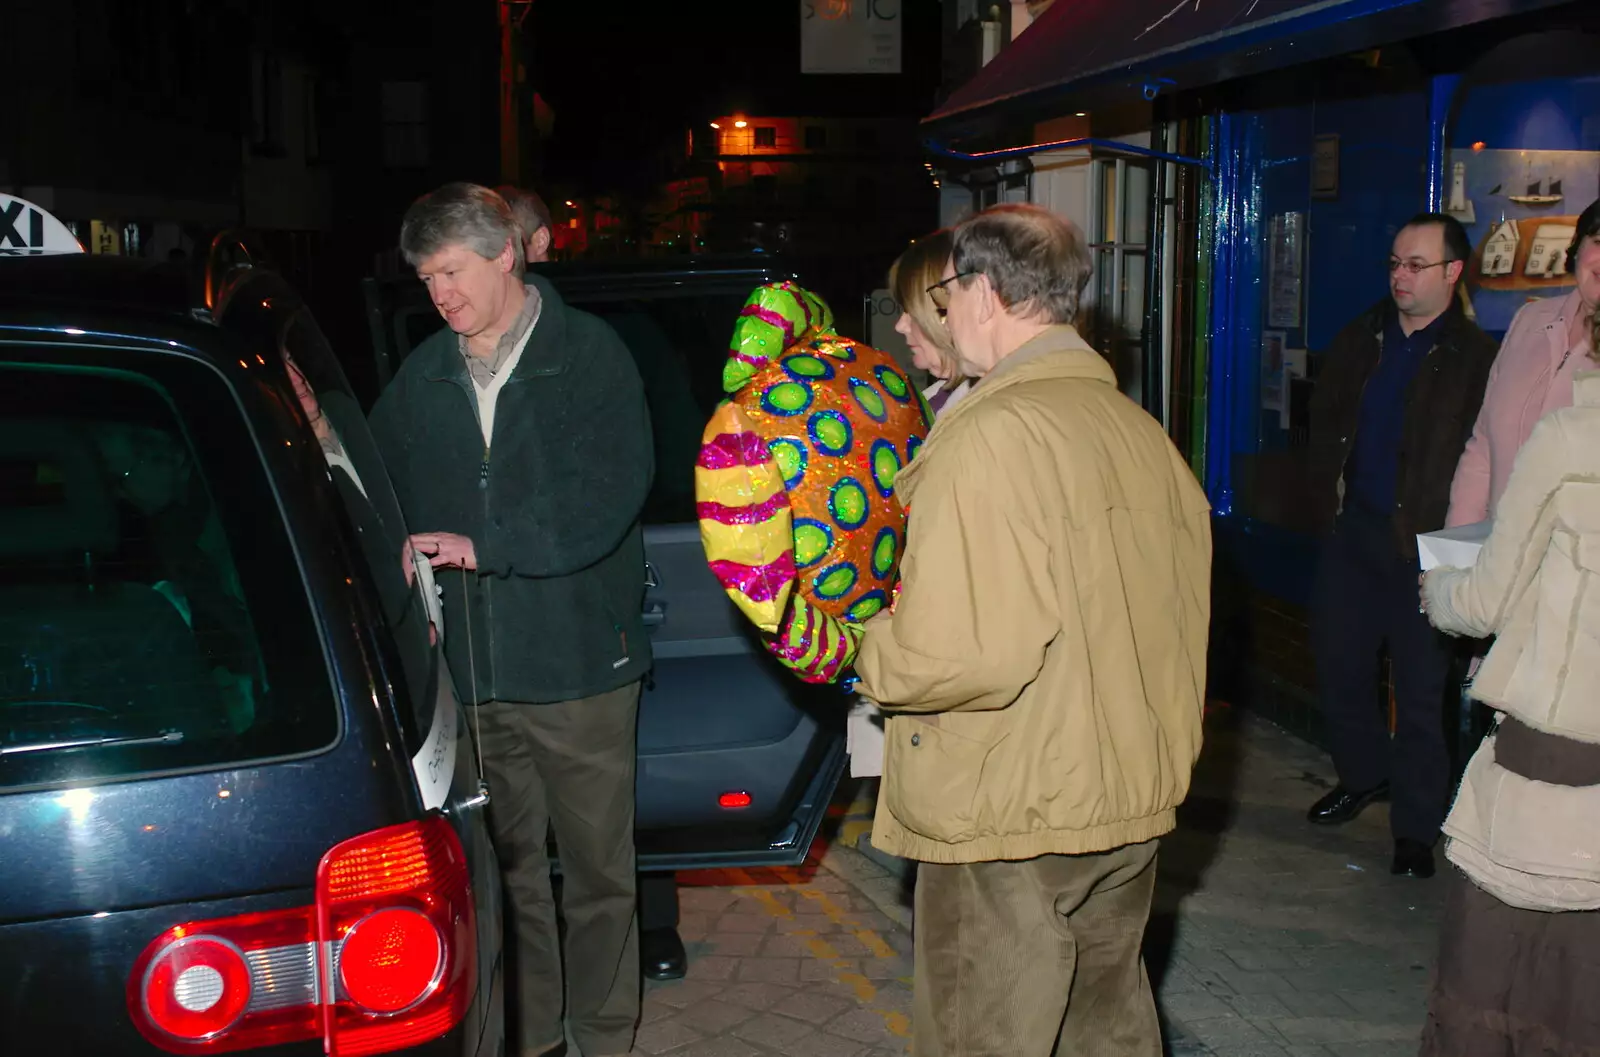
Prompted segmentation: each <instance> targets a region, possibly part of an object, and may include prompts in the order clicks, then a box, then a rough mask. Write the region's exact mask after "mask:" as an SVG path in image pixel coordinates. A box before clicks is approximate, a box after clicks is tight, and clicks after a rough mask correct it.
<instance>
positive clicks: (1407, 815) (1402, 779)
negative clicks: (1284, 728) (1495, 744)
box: [1311, 507, 1450, 845]
mask: <svg viewBox="0 0 1600 1057" xmlns="http://www.w3.org/2000/svg"><path fill="white" fill-rule="evenodd" d="M1417 569H1418V567H1417V563H1416V561H1415V560H1412V559H1407V558H1404V557H1402V556H1401V554H1400V550H1399V546H1398V544H1397V541H1396V540H1395V535H1394V529H1393V527H1392V524H1391V521H1390V519H1389V517H1388V516H1387V515H1381V514H1375V513H1372V512H1370V511H1366V510H1362V509H1360V508H1357V507H1347V508H1346V509H1345V512H1344V513H1342V514H1340V515H1339V520H1338V523H1337V525H1336V526H1335V528H1334V531H1333V535H1332V536H1330V537H1329V538H1328V540H1327V541H1326V543H1325V544H1324V546H1323V549H1322V562H1321V565H1320V567H1319V569H1318V572H1317V582H1316V587H1315V591H1314V596H1313V598H1312V611H1311V640H1312V650H1313V652H1314V653H1315V654H1316V662H1317V692H1318V697H1319V700H1320V704H1321V706H1322V717H1323V721H1324V723H1325V724H1326V726H1327V731H1328V742H1329V745H1330V747H1331V748H1332V750H1333V765H1334V767H1335V768H1336V769H1337V770H1338V773H1339V782H1340V784H1342V785H1343V786H1344V787H1345V788H1346V789H1349V790H1351V791H1353V792H1358V793H1360V792H1365V791H1367V790H1368V789H1371V788H1373V787H1374V786H1377V785H1379V784H1381V783H1383V782H1388V783H1389V786H1390V795H1391V800H1392V807H1391V809H1390V828H1391V830H1392V831H1393V833H1394V836H1395V837H1396V838H1397V839H1398V838H1402V837H1405V838H1410V839H1412V840H1418V841H1421V842H1422V843H1424V844H1429V845H1431V844H1433V842H1434V841H1435V840H1436V839H1437V838H1438V836H1439V826H1440V824H1441V823H1442V822H1443V821H1444V813H1445V807H1446V800H1447V798H1448V796H1449V783H1450V756H1449V750H1448V747H1447V745H1446V742H1445V734H1444V693H1445V684H1446V682H1447V681H1448V678H1449V673H1450V649H1449V646H1448V640H1447V638H1446V637H1445V635H1444V634H1443V633H1442V632H1439V631H1437V630H1435V629H1434V627H1433V625H1431V624H1429V623H1428V618H1427V617H1426V616H1425V615H1423V614H1422V613H1420V612H1418V597H1417ZM1385 643H1387V644H1388V646H1389V657H1390V663H1391V664H1392V666H1393V674H1394V699H1395V731H1394V736H1393V738H1391V737H1390V735H1389V730H1388V723H1387V721H1386V712H1385V710H1384V709H1382V708H1381V707H1380V705H1379V697H1378V674H1379V671H1378V656H1379V652H1380V651H1381V650H1382V648H1383V646H1384V644H1385Z"/></svg>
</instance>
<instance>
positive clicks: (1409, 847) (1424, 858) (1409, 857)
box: [1389, 837, 1433, 877]
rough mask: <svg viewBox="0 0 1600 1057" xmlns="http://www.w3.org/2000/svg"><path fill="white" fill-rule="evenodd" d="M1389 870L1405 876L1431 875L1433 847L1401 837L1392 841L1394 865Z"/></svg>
mask: <svg viewBox="0 0 1600 1057" xmlns="http://www.w3.org/2000/svg"><path fill="white" fill-rule="evenodd" d="M1389 872H1390V873H1392V874H1394V875H1396V876H1397V877H1398V876H1405V877H1432V876H1433V849H1432V848H1430V847H1428V846H1427V845H1426V844H1424V843H1422V842H1421V841H1420V840H1411V839H1410V838H1409V837H1401V838H1400V839H1399V840H1397V841H1395V842H1394V865H1393V866H1390V867H1389Z"/></svg>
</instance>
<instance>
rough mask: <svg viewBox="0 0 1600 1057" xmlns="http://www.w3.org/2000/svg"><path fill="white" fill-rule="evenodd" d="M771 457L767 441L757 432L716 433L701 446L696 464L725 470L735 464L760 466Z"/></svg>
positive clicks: (709, 468)
mask: <svg viewBox="0 0 1600 1057" xmlns="http://www.w3.org/2000/svg"><path fill="white" fill-rule="evenodd" d="M771 457H772V453H771V452H769V451H768V450H767V442H766V441H764V440H762V439H761V435H760V434H759V433H750V432H748V431H747V432H744V433H718V434H717V435H716V436H715V437H713V438H712V439H711V440H710V441H708V442H707V443H706V444H704V445H702V446H701V448H700V459H699V462H698V463H697V464H696V465H698V466H699V467H700V468H701V469H703V470H727V469H732V468H733V467H735V466H760V465H762V464H763V463H765V462H766V461H767V460H768V459H769V458H771Z"/></svg>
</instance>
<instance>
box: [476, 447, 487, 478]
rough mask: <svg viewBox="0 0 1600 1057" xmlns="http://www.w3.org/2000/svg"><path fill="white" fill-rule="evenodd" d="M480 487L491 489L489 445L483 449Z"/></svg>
mask: <svg viewBox="0 0 1600 1057" xmlns="http://www.w3.org/2000/svg"><path fill="white" fill-rule="evenodd" d="M478 487H479V488H488V487H489V448H488V446H487V445H485V447H484V449H483V462H481V463H479V464H478Z"/></svg>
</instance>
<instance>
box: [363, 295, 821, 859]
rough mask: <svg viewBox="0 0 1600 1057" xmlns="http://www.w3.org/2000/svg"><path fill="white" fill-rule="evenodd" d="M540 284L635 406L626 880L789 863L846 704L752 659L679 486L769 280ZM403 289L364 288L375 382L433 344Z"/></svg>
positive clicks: (804, 843) (755, 651)
mask: <svg viewBox="0 0 1600 1057" xmlns="http://www.w3.org/2000/svg"><path fill="white" fill-rule="evenodd" d="M548 276H549V278H550V279H551V281H552V282H553V283H554V284H555V285H556V287H557V289H558V291H559V292H560V293H561V294H562V296H563V297H564V298H565V299H566V300H567V301H568V303H569V304H571V305H573V306H574V307H577V308H581V309H584V310H585V311H589V312H592V313H594V314H595V315H598V316H600V317H601V318H603V319H605V320H607V322H609V323H611V325H612V326H613V328H614V329H615V330H616V331H617V333H618V335H619V336H620V337H621V338H622V339H623V341H624V343H625V344H626V345H627V346H628V348H629V351H630V352H631V353H632V354H633V357H634V360H635V363H636V364H637V365H638V367H639V372H640V376H641V378H642V379H643V381H644V384H645V392H646V396H647V399H648V401H649V406H650V414H651V420H652V423H651V424H652V432H653V434H654V440H655V447H656V467H657V469H656V480H655V483H654V486H653V487H652V490H651V493H650V496H649V498H648V500H647V502H646V507H645V510H644V512H643V515H642V517H643V521H644V523H645V551H646V558H647V568H646V569H645V570H643V575H644V576H645V579H646V585H647V589H646V595H645V601H644V611H645V612H644V617H645V622H646V624H647V626H648V627H649V629H650V634H651V646H652V650H653V652H654V654H655V665H654V669H653V671H652V672H651V674H650V676H649V677H648V678H647V679H646V682H645V687H644V692H643V695H642V697H641V700H640V709H639V762H638V785H637V790H638V808H637V843H638V850H639V858H640V867H641V869H647V870H679V869H690V868H696V867H706V866H733V865H738V866H754V865H786V864H794V863H798V862H800V861H802V860H803V859H804V858H805V855H806V853H807V851H808V850H809V848H810V844H811V841H812V838H813V837H814V836H815V834H816V831H817V828H818V826H819V825H820V823H821V820H822V817H823V815H824V813H825V812H826V809H827V806H828V802H829V800H830V799H831V797H832V794H833V790H834V787H835V785H836V784H837V782H838V779H839V776H840V775H841V774H842V772H843V768H844V762H845V755H844V735H843V731H844V713H845V711H846V709H847V706H848V701H847V699H846V697H845V695H844V694H843V693H842V691H840V690H839V689H838V688H837V687H814V686H808V685H806V684H804V683H801V682H800V681H799V680H797V679H795V678H794V677H793V676H792V675H791V674H789V673H788V672H787V671H786V670H785V669H783V668H782V666H780V665H778V664H777V663H776V662H775V661H773V660H772V659H771V658H770V657H769V656H768V655H767V654H766V652H765V651H764V650H763V649H762V648H761V644H760V642H759V640H758V638H757V636H756V633H755V630H754V628H753V627H751V625H750V624H749V622H748V621H747V620H745V618H744V617H743V616H742V615H741V614H740V613H739V611H738V610H737V609H736V608H735V607H734V605H733V603H732V602H731V601H730V600H729V599H728V597H727V595H726V594H725V593H724V592H723V590H722V588H721V586H720V585H719V584H718V583H717V582H716V579H715V578H714V577H713V576H712V575H711V572H710V570H709V568H707V566H706V561H705V553H704V550H703V548H702V545H701V543H700V532H699V526H698V524H697V522H696V520H695V502H694V476H693V475H694V463H695V460H696V458H697V457H698V453H699V442H700V436H701V432H702V430H703V428H704V425H705V422H706V420H707V418H709V416H710V413H711V411H712V409H713V408H714V407H715V405H716V403H717V401H718V400H720V399H721V398H722V396H723V395H724V394H723V393H722V391H721V371H722V363H723V360H724V359H725V357H726V354H727V352H726V350H727V345H728V339H729V336H730V335H731V334H732V331H733V324H734V321H735V320H736V318H737V316H738V312H739V309H740V307H741V306H742V304H743V302H744V300H745V298H746V297H748V296H749V294H750V291H751V290H752V289H753V288H754V287H755V286H757V285H760V284H761V283H763V282H769V281H773V280H774V279H776V278H778V277H779V276H778V275H777V274H775V273H774V272H772V271H770V270H765V269H757V268H741V269H737V270H725V271H720V272H718V271H703V270H697V269H690V270H683V271H663V270H654V271H652V270H644V269H641V270H640V271H638V272H635V273H631V274H630V273H619V272H618V271H616V270H615V269H607V270H606V271H604V272H599V271H598V270H597V271H593V272H586V271H585V270H584V269H582V268H579V267H575V266H571V265H567V266H562V267H557V268H552V269H551V270H550V271H549V273H548ZM409 287H410V289H409V290H408V288H407V284H405V283H402V282H397V281H391V282H379V281H375V280H368V281H367V289H366V292H367V302H368V313H369V322H370V323H371V324H372V330H373V336H374V344H375V347H376V350H377V355H378V358H379V363H380V366H379V371H378V374H379V377H380V378H382V377H386V376H392V372H393V370H395V369H396V368H397V367H398V364H399V363H400V362H401V361H402V360H403V359H404V355H405V353H406V352H408V351H409V349H410V347H412V346H414V344H415V343H416V342H418V341H420V340H421V339H422V338H423V337H425V336H426V335H427V334H428V333H430V332H431V331H432V330H434V329H437V322H436V321H437V315H436V314H434V313H433V309H432V307H431V306H430V305H428V302H427V300H426V298H425V297H423V296H422V293H421V288H420V285H418V284H416V283H415V282H414V281H412V282H410V283H409ZM424 310H425V312H426V315H425V314H424ZM430 315H431V316H432V320H431V321H429V320H428V319H427V316H430Z"/></svg>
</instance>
